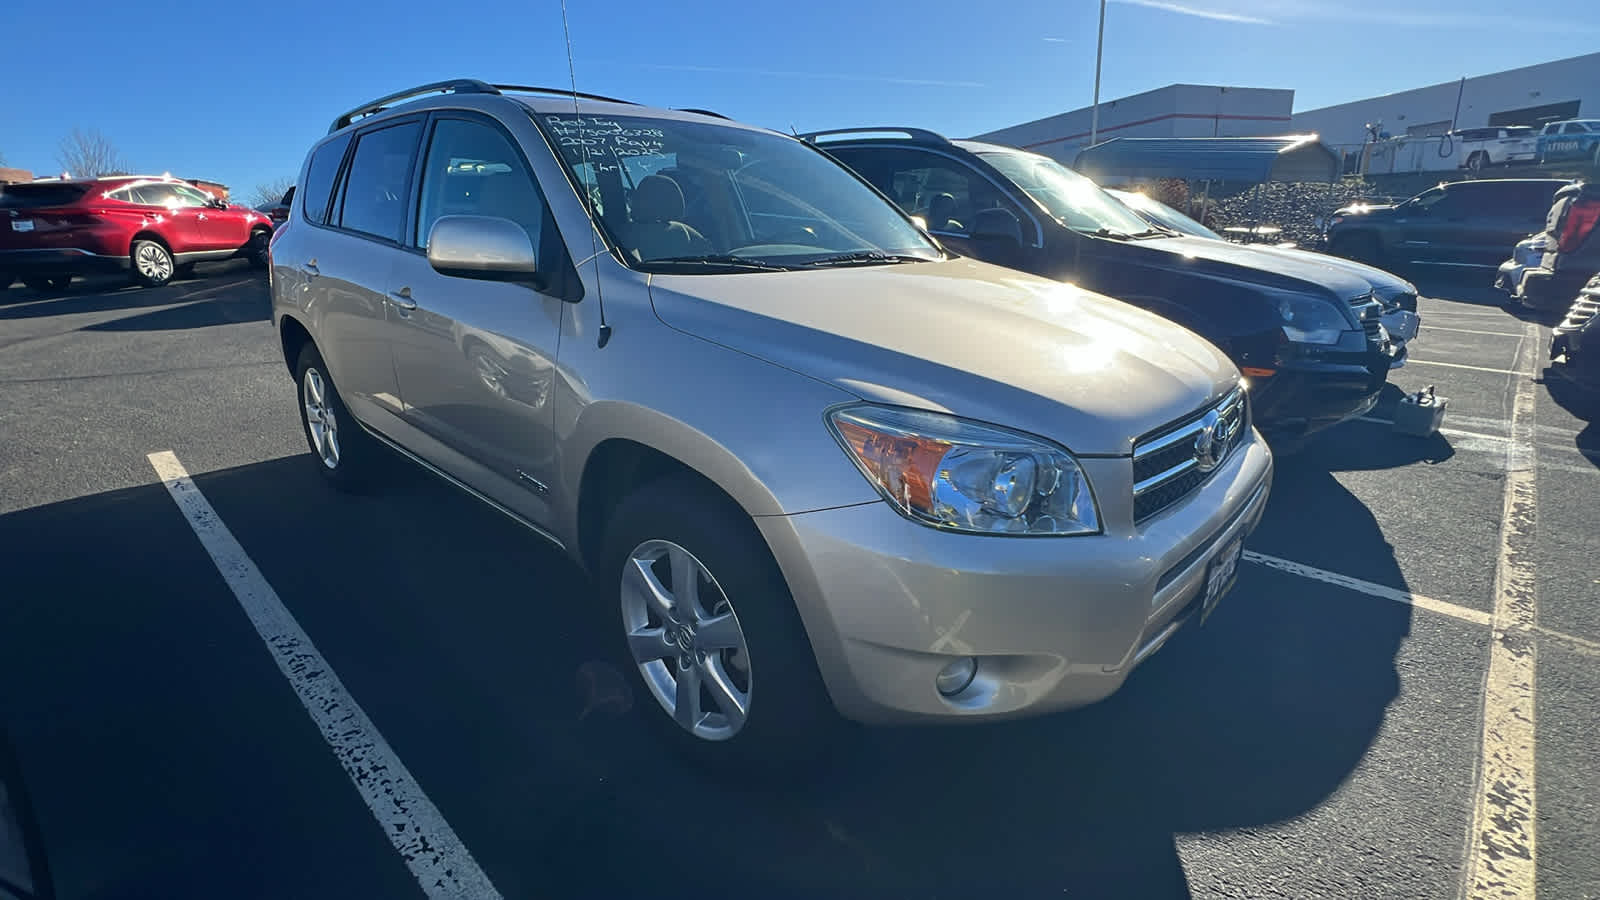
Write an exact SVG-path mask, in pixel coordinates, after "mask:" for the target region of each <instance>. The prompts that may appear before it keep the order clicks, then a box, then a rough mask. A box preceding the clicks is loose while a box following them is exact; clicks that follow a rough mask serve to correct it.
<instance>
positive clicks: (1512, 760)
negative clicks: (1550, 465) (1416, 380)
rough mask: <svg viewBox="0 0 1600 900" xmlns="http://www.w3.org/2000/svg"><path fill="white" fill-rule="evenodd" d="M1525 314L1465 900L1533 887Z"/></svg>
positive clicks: (1528, 893)
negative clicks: (1521, 369)
mask: <svg viewBox="0 0 1600 900" xmlns="http://www.w3.org/2000/svg"><path fill="white" fill-rule="evenodd" d="M1541 343H1542V341H1541V340H1540V332H1539V326H1537V325H1534V324H1532V323H1529V324H1528V325H1527V326H1526V327H1525V329H1524V333H1523V337H1522V340H1521V341H1520V342H1519V343H1518V346H1517V361H1518V364H1519V365H1520V366H1522V367H1523V369H1524V371H1523V374H1522V375H1521V376H1520V377H1514V378H1513V379H1512V380H1513V382H1514V393H1513V395H1512V403H1511V441H1510V442H1508V443H1507V445H1506V478H1505V494H1504V502H1503V506H1502V514H1501V520H1500V521H1501V525H1500V553H1499V558H1498V559H1497V560H1496V562H1495V568H1494V621H1493V628H1494V636H1493V640H1492V642H1491V643H1490V645H1489V671H1488V675H1487V677H1486V678H1485V680H1484V695H1483V758H1482V761H1481V763H1480V764H1479V767H1478V786H1477V791H1476V794H1475V797H1474V801H1473V818H1472V835H1471V846H1470V848H1469V850H1468V856H1467V872H1468V878H1467V881H1466V884H1467V894H1466V896H1467V897H1468V898H1469V900H1488V898H1490V897H1526V898H1529V900H1531V898H1532V897H1533V896H1534V891H1535V875H1536V865H1535V851H1536V848H1537V840H1536V830H1537V820H1536V819H1535V818H1534V816H1535V812H1536V810H1535V797H1536V793H1535V787H1534V785H1535V781H1534V777H1535V776H1534V772H1535V766H1534V763H1535V754H1534V736H1535V732H1534V681H1535V677H1536V675H1537V671H1538V666H1537V661H1538V642H1537V641H1536V640H1535V639H1534V635H1532V634H1530V633H1529V632H1530V631H1531V630H1532V629H1533V628H1534V627H1535V626H1536V625H1537V624H1538V582H1537V581H1536V580H1535V578H1534V573H1533V530H1534V527H1535V524H1536V522H1537V511H1538V506H1537V500H1538V494H1537V484H1538V479H1537V475H1538V460H1537V453H1538V448H1537V445H1536V444H1535V443H1534V439H1533V421H1534V393H1533V379H1534V377H1535V374H1536V366H1537V356H1536V352H1535V348H1536V347H1537V346H1538V345H1539V344H1541Z"/></svg>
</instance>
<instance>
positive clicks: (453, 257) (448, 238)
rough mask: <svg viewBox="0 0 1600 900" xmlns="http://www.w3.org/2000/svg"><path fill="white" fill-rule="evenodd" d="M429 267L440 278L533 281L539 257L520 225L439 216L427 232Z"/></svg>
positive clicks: (491, 219)
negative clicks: (448, 276)
mask: <svg viewBox="0 0 1600 900" xmlns="http://www.w3.org/2000/svg"><path fill="white" fill-rule="evenodd" d="M428 264H429V265H431V266H433V268H434V271H436V272H438V273H439V274H441V275H451V276H454V277H456V278H479V279H484V280H488V281H532V280H533V279H534V276H536V275H537V274H538V267H539V262H538V256H537V255H536V254H535V253H534V252H533V242H532V241H530V240H528V233H527V232H526V231H524V230H523V229H522V226H521V225H518V224H517V223H515V222H513V221H511V220H510V219H501V218H497V217H494V216H440V217H439V219H438V221H436V222H434V223H433V229H432V230H431V231H429V232H428Z"/></svg>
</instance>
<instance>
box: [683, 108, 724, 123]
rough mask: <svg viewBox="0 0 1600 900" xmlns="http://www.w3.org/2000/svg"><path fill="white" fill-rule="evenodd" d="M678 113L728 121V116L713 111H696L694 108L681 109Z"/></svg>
mask: <svg viewBox="0 0 1600 900" xmlns="http://www.w3.org/2000/svg"><path fill="white" fill-rule="evenodd" d="M676 111H677V112H686V113H694V114H695V115H699V116H711V117H713V118H717V119H726V118H728V117H727V116H725V115H723V114H722V113H719V112H713V111H711V110H709V109H695V108H694V107H692V106H683V107H679V108H678V109H677V110H676ZM730 121H731V120H730Z"/></svg>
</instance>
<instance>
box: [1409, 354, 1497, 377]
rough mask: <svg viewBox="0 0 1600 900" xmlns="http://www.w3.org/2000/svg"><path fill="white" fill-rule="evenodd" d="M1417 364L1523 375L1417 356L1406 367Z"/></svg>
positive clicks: (1412, 357)
mask: <svg viewBox="0 0 1600 900" xmlns="http://www.w3.org/2000/svg"><path fill="white" fill-rule="evenodd" d="M1412 363H1416V364H1417V365H1421V366H1444V367H1445V368H1448V369H1468V370H1471V371H1473V372H1488V373H1489V374H1491V375H1521V374H1522V373H1521V372H1517V371H1514V370H1512V369H1491V368H1489V367H1488V366H1469V365H1467V364H1466V363H1453V362H1440V361H1438V360H1433V359H1417V358H1416V357H1415V356H1408V357H1406V365H1408V366H1409V365H1411V364H1412Z"/></svg>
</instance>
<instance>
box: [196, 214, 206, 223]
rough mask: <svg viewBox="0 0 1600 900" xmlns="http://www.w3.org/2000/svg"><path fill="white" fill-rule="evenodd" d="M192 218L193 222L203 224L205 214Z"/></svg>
mask: <svg viewBox="0 0 1600 900" xmlns="http://www.w3.org/2000/svg"><path fill="white" fill-rule="evenodd" d="M194 218H195V221H197V222H204V221H205V220H206V214H205V213H200V214H199V215H197V216H195V217H194Z"/></svg>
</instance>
